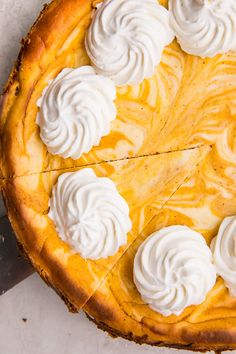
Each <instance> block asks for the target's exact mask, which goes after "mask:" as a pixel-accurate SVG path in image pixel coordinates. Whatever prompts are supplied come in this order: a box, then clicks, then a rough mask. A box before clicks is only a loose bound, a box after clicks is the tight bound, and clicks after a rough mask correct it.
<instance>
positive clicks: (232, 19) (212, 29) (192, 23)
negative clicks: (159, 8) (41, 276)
mask: <svg viewBox="0 0 236 354" xmlns="http://www.w3.org/2000/svg"><path fill="white" fill-rule="evenodd" d="M169 11H170V23H171V26H172V28H173V30H174V32H175V35H176V37H177V39H178V42H179V44H180V46H181V48H182V49H183V51H185V52H186V53H189V54H192V55H197V56H200V57H214V56H215V55H217V54H222V53H226V52H228V51H230V50H233V51H235V50H236V1H235V0H169Z"/></svg>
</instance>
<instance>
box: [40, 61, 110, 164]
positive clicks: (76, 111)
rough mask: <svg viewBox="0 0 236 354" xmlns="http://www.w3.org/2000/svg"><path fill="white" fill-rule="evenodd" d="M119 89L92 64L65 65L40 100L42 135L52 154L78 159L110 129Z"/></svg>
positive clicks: (97, 143)
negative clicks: (72, 66) (71, 66)
mask: <svg viewBox="0 0 236 354" xmlns="http://www.w3.org/2000/svg"><path fill="white" fill-rule="evenodd" d="M115 98H116V88H115V85H114V83H113V82H112V81H111V80H110V79H109V78H106V77H103V76H101V75H97V74H96V73H95V71H94V69H93V68H92V67H91V66H82V67H80V68H77V69H69V68H66V69H64V70H62V72H61V73H60V74H59V75H58V76H57V77H56V78H55V79H54V80H52V81H51V82H50V83H49V85H48V86H47V87H46V88H45V90H44V91H43V93H42V97H41V98H40V99H39V100H38V103H37V104H38V106H39V107H40V111H39V114H38V117H37V124H38V125H39V127H40V137H41V139H42V141H43V142H44V144H45V145H46V146H47V149H48V151H49V152H50V153H51V154H53V155H60V156H61V157H63V158H68V157H71V158H72V159H78V158H79V157H80V156H81V155H82V154H83V153H87V152H89V151H90V150H91V148H92V147H93V146H97V145H99V143H100V140H101V138H102V137H103V136H105V135H108V134H109V132H110V123H111V121H113V120H114V119H115V118H116V107H115V104H114V102H113V101H114V100H115Z"/></svg>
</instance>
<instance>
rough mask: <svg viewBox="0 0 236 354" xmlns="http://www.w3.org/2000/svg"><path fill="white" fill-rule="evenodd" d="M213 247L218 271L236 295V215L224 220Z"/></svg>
mask: <svg viewBox="0 0 236 354" xmlns="http://www.w3.org/2000/svg"><path fill="white" fill-rule="evenodd" d="M211 249H212V253H213V258H214V262H215V265H216V271H217V273H218V274H219V275H220V276H221V277H222V278H223V279H224V281H225V285H226V286H227V288H228V289H229V292H230V294H231V295H233V296H236V216H229V217H227V218H225V219H224V220H223V222H222V223H221V226H220V228H219V231H218V235H217V236H216V237H215V238H214V239H213V240H212V243H211Z"/></svg>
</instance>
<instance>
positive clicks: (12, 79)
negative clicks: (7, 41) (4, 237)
mask: <svg viewBox="0 0 236 354" xmlns="http://www.w3.org/2000/svg"><path fill="white" fill-rule="evenodd" d="M65 1H66V2H70V1H71V2H73V0H52V1H51V2H50V4H45V5H44V6H43V9H42V11H41V12H40V14H39V16H38V18H37V19H36V21H35V22H34V24H33V25H32V27H31V29H30V31H29V32H28V34H27V36H26V37H25V38H23V39H22V41H21V49H20V52H19V55H18V58H17V60H16V63H15V65H14V67H13V69H12V71H11V73H10V76H9V79H8V81H7V83H6V85H5V87H4V90H3V93H2V94H1V96H0V127H1V125H2V119H1V115H2V111H3V108H4V104H5V100H6V99H7V95H8V93H9V91H10V90H11V88H12V86H13V85H14V84H15V83H16V82H17V80H18V75H19V72H20V70H21V65H22V58H23V56H24V55H27V54H30V51H31V50H32V49H33V50H36V51H37V48H35V47H34V46H33V48H30V43H32V41H31V40H32V38H31V37H32V35H33V33H34V31H37V27H38V25H39V24H40V21H41V20H42V18H43V17H44V16H45V15H46V14H47V12H48V10H49V8H51V7H52V5H53V4H55V3H60V2H61V3H63V2H65ZM31 54H32V53H31ZM17 94H18V87H16V89H15V95H16V96H17ZM1 150H2V148H1ZM3 197H4V196H3ZM3 199H4V204H5V207H6V209H7V211H8V209H9V205H8V203H7V202H6V198H5V197H4V198H3ZM10 222H11V224H12V227H13V229H15V225H14V222H13V220H10ZM16 235H17V233H16ZM16 238H17V243H18V247H19V250H20V252H21V253H22V255H23V256H24V258H25V259H26V260H27V261H28V262H29V263H30V264H31V265H32V266H33V267H34V268H36V267H35V265H34V262H33V260H32V259H31V257H30V254H28V253H27V252H26V250H25V247H24V245H23V244H22V243H21V241H20V237H19V235H18V236H16ZM36 270H37V272H38V273H39V275H40V277H41V278H42V279H43V280H44V282H45V283H46V284H47V285H48V286H50V287H51V288H52V289H53V290H55V291H56V293H57V294H58V295H59V296H60V297H61V299H62V300H63V301H64V302H65V304H66V305H67V307H68V309H69V311H70V312H72V313H77V312H78V310H77V308H76V307H75V306H74V305H73V303H72V302H71V301H70V299H69V298H68V297H67V296H66V295H65V294H63V293H62V291H61V290H60V289H59V288H58V287H56V286H55V284H53V282H52V281H51V280H50V278H49V277H48V276H47V275H46V274H45V273H44V272H43V271H42V272H40V271H39V270H38V269H36ZM98 306H99V304H98ZM102 310H104V308H103V309H102ZM86 315H87V318H88V319H89V320H90V321H92V322H93V323H95V325H96V326H97V327H98V328H99V329H101V330H103V331H105V332H107V333H108V334H109V335H111V336H112V337H113V338H116V337H122V338H124V339H126V340H129V341H133V342H136V343H137V344H140V345H141V344H149V345H152V346H158V347H168V348H175V349H184V350H192V351H200V352H206V351H209V350H213V351H215V352H216V353H221V352H222V351H225V350H235V348H232V347H229V346H226V347H221V348H220V349H219V347H218V348H217V347H216V346H208V347H207V348H206V347H205V348H204V347H202V346H199V347H197V346H196V345H195V344H194V343H190V344H186V345H181V344H178V345H177V344H167V343H165V342H160V341H158V342H155V343H150V342H147V336H143V337H136V336H133V334H132V333H129V334H124V333H122V332H120V331H118V330H115V329H114V328H111V327H109V326H108V325H107V324H105V323H103V322H102V321H97V320H96V319H95V318H92V317H91V316H90V315H89V314H88V313H86ZM226 333H227V334H228V332H226Z"/></svg>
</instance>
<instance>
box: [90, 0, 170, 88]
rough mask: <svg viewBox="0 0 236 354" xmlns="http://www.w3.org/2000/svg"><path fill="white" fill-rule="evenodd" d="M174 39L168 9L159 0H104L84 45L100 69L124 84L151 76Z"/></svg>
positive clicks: (115, 80)
mask: <svg viewBox="0 0 236 354" xmlns="http://www.w3.org/2000/svg"><path fill="white" fill-rule="evenodd" d="M173 39H174V35H173V32H172V30H171V28H170V24H169V12H168V10H167V9H166V8H164V7H163V6H161V5H160V4H158V2H157V1H156V0H105V1H104V2H103V3H101V4H99V5H97V11H96V12H95V15H94V17H93V19H92V23H91V25H90V27H89V29H88V32H87V36H86V40H85V45H86V50H87V53H88V55H89V57H90V59H91V61H92V64H93V66H94V68H95V69H96V71H97V73H99V74H102V75H104V76H108V77H110V78H111V79H112V80H114V82H115V84H116V86H122V85H126V84H128V85H135V84H138V83H140V82H142V81H143V79H144V78H148V77H151V76H152V75H153V73H154V69H155V66H156V65H158V64H159V63H160V61H161V57H162V52H163V50H164V47H165V46H166V45H168V44H169V43H170V42H171V41H172V40H173Z"/></svg>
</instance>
